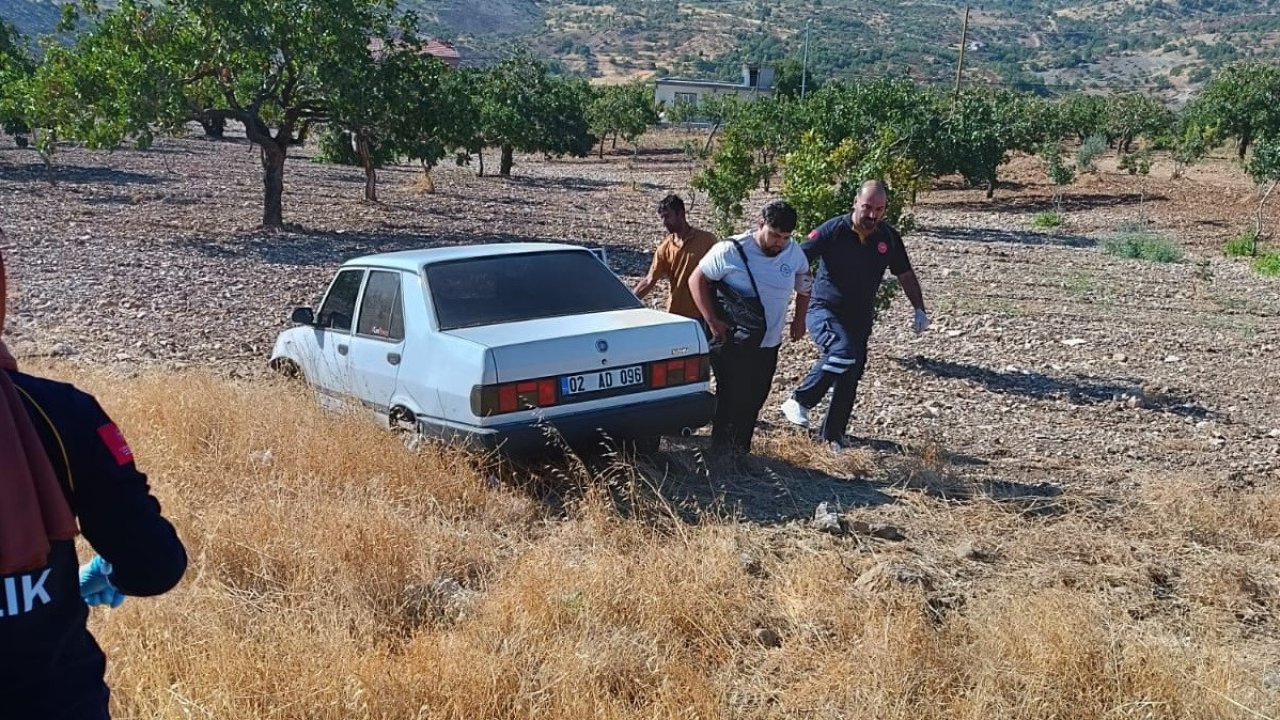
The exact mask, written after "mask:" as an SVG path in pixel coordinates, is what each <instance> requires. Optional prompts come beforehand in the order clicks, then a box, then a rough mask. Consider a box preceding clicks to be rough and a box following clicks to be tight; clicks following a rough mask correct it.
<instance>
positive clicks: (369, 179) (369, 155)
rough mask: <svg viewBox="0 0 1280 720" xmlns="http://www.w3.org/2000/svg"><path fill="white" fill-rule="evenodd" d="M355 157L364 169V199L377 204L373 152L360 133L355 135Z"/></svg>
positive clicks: (376, 181) (376, 171)
mask: <svg viewBox="0 0 1280 720" xmlns="http://www.w3.org/2000/svg"><path fill="white" fill-rule="evenodd" d="M356 155H358V156H359V157H360V167H362V168H364V199H365V200H366V201H368V202H375V203H376V202H378V169H377V168H375V167H374V166H373V152H372V151H371V150H370V148H369V137H368V136H367V135H365V134H364V133H362V132H357V133H356Z"/></svg>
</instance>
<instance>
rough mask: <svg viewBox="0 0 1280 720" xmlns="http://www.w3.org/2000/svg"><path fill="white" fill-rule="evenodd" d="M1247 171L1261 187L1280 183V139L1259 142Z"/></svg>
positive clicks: (1250, 158) (1248, 163) (1247, 164)
mask: <svg viewBox="0 0 1280 720" xmlns="http://www.w3.org/2000/svg"><path fill="white" fill-rule="evenodd" d="M1245 171H1246V172H1248V173H1249V177H1251V178H1253V182H1254V183H1256V184H1257V185H1258V186H1259V187H1262V186H1265V185H1268V184H1271V183H1274V182H1276V181H1280V138H1277V139H1275V140H1271V139H1267V140H1261V141H1259V142H1258V144H1257V145H1256V146H1255V147H1254V149H1253V155H1251V156H1250V157H1249V161H1248V162H1247V163H1245Z"/></svg>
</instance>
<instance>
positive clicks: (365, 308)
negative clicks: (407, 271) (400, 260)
mask: <svg viewBox="0 0 1280 720" xmlns="http://www.w3.org/2000/svg"><path fill="white" fill-rule="evenodd" d="M400 295H401V293H400V273H398V272H390V271H386V270H373V271H371V272H370V273H369V281H368V282H367V283H365V285H364V299H363V300H362V301H361V302H360V321H359V322H358V323H356V334H358V335H366V336H368V337H375V338H379V339H382V340H403V339H404V309H403V307H402V305H403V303H402V299H401V297H400Z"/></svg>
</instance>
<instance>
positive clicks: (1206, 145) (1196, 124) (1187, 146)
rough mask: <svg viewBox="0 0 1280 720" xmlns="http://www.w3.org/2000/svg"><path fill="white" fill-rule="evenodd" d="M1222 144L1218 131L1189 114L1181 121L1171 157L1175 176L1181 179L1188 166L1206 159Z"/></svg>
mask: <svg viewBox="0 0 1280 720" xmlns="http://www.w3.org/2000/svg"><path fill="white" fill-rule="evenodd" d="M1220 142H1221V138H1220V136H1219V135H1218V129H1217V128H1216V127H1213V126H1209V125H1204V124H1201V122H1200V121H1199V119H1198V118H1196V117H1195V116H1194V115H1193V114H1191V113H1188V114H1187V115H1184V116H1183V117H1182V118H1181V119H1180V129H1179V130H1178V132H1177V133H1176V135H1175V138H1174V140H1173V146H1172V147H1171V148H1170V150H1169V155H1170V157H1171V158H1172V159H1173V162H1174V176H1175V177H1180V176H1181V175H1182V173H1183V172H1184V171H1185V169H1186V168H1187V167H1188V166H1191V165H1194V164H1196V163H1197V162H1199V161H1200V160H1202V159H1204V157H1205V156H1206V155H1208V154H1209V151H1210V150H1212V149H1213V148H1214V147H1217V146H1218V144H1219V143H1220Z"/></svg>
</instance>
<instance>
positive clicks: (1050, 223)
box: [1031, 210, 1064, 230]
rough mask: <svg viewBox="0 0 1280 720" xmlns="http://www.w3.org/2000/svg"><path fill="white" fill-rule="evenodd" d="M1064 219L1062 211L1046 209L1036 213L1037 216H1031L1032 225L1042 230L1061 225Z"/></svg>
mask: <svg viewBox="0 0 1280 720" xmlns="http://www.w3.org/2000/svg"><path fill="white" fill-rule="evenodd" d="M1063 220H1064V218H1063V217H1062V213H1058V212H1051V211H1048V210H1046V211H1044V212H1038V213H1036V214H1035V217H1033V218H1031V226H1032V227H1035V228H1040V229H1041V230H1050V229H1053V228H1056V227H1061V226H1062V223H1063Z"/></svg>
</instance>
